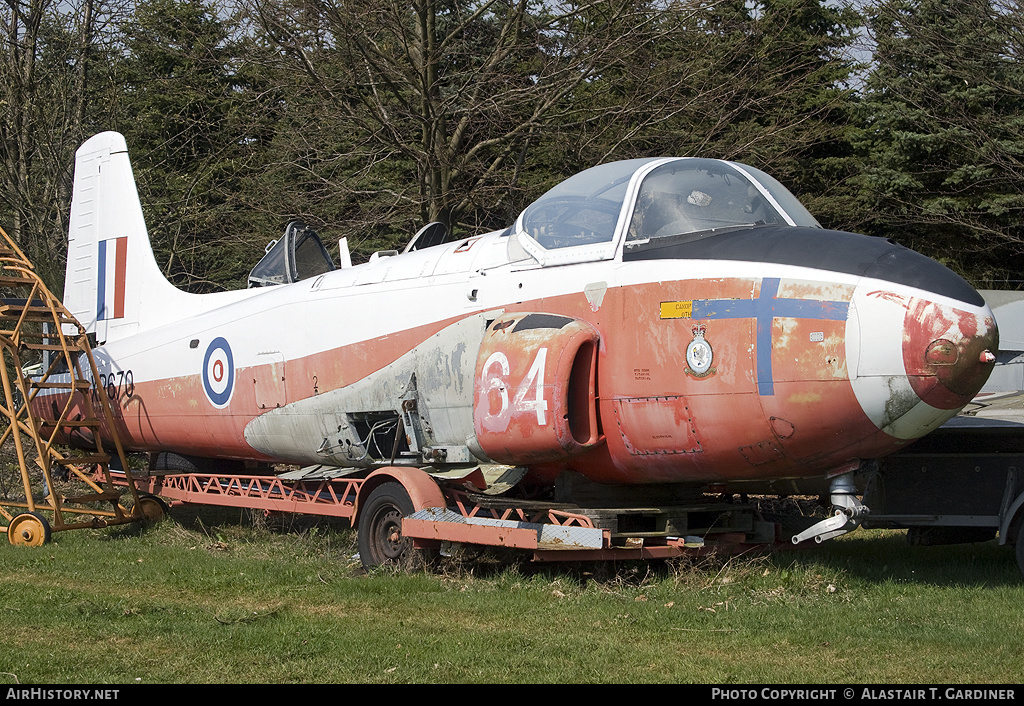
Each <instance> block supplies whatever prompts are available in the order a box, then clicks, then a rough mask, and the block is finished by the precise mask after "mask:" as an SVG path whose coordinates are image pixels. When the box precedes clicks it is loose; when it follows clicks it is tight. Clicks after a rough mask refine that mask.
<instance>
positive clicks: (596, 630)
mask: <svg viewBox="0 0 1024 706" xmlns="http://www.w3.org/2000/svg"><path fill="white" fill-rule="evenodd" d="M253 525H254V523H253V522H252V521H251V520H249V519H248V518H247V517H246V516H243V515H242V514H241V513H239V512H238V511H228V512H225V511H215V510H213V509H207V510H204V511H202V512H198V513H197V512H195V511H193V512H187V513H178V514H176V515H175V519H174V520H172V521H169V522H165V523H163V524H162V525H159V526H157V527H153V528H148V529H145V530H143V529H141V528H134V527H132V528H115V529H110V530H97V531H74V532H65V533H61V534H56V535H54V542H52V543H51V544H49V545H46V546H44V547H41V548H36V549H31V548H16V547H11V546H8V545H6V544H3V545H0V585H2V590H0V611H2V615H3V616H4V617H3V640H2V646H0V673H2V674H0V684H14V683H22V684H26V683H37V684H56V683H60V684H72V683H96V684H105V683H110V684H123V683H321V682H335V683H346V682H369V683H404V682H457V683H495V682H497V683H526V682H529V683H535V682H545V683H558V682H569V683H576V682H616V683H618V682H677V683H686V682H694V683H755V682H757V683H760V682H764V683H948V682H951V681H952V682H955V683H996V682H1004V683H1005V682H1011V683H1016V682H1019V681H1020V678H1021V675H1022V670H1021V664H1022V656H1024V655H1022V653H1024V647H1022V641H1021V640H1020V635H1021V634H1022V633H1024V614H1022V611H1021V610H1020V606H1021V604H1022V603H1024V581H1022V579H1021V576H1020V574H1019V572H1018V570H1017V567H1016V564H1015V562H1014V559H1013V554H1012V552H1011V551H1010V550H1009V549H1008V548H1006V547H998V546H996V545H995V544H994V543H988V544H983V545H969V546H963V547H909V546H907V545H906V544H905V543H904V541H903V538H902V536H901V535H900V534H899V533H894V532H881V531H874V532H867V531H862V532H858V533H855V534H854V535H851V536H849V537H847V538H842V539H840V540H835V541H833V542H831V543H828V544H826V545H822V547H820V548H816V549H813V550H804V551H787V552H779V553H776V554H773V555H771V556H767V557H756V558H749V557H748V558H732V559H728V560H717V561H716V560H703V561H700V562H679V563H674V564H667V565H665V564H658V565H650V566H648V565H647V564H626V565H618V566H610V565H604V566H573V565H562V566H545V567H538V566H536V565H531V564H522V563H499V562H479V563H475V564H464V565H461V566H448V567H445V569H444V570H442V571H439V572H437V573H432V574H423V573H419V574H411V575H401V574H395V573H393V572H388V571H380V572H375V573H373V574H371V575H365V574H364V573H363V572H362V570H361V569H360V568H359V565H358V562H357V561H355V560H353V559H352V556H353V554H354V553H355V551H356V548H355V541H354V536H353V533H351V532H350V531H347V530H339V529H332V528H329V527H326V526H319V525H313V526H311V527H307V528H306V529H304V530H302V531H300V530H299V529H297V528H294V527H292V528H285V529H280V528H278V529H268V528H266V527H254V526H253Z"/></svg>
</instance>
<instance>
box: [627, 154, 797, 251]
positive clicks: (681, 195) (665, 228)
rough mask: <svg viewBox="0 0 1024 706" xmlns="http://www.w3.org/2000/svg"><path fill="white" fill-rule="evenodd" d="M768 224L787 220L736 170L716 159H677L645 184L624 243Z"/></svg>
mask: <svg viewBox="0 0 1024 706" xmlns="http://www.w3.org/2000/svg"><path fill="white" fill-rule="evenodd" d="M768 223H778V224H786V223H787V221H786V219H785V218H784V217H783V216H782V214H780V213H779V212H778V211H777V210H776V209H775V208H773V207H772V205H771V204H770V203H769V202H768V200H767V199H766V198H765V197H764V195H763V193H762V192H761V191H760V190H759V189H758V188H757V187H756V186H754V184H753V183H752V182H751V181H750V180H749V179H747V177H745V176H744V175H743V174H742V173H741V172H740V171H738V170H737V169H735V168H734V167H732V166H730V165H729V164H727V163H725V162H720V161H717V160H712V159H681V160H678V161H674V162H670V163H668V164H665V165H662V166H660V167H658V168H657V169H654V170H653V171H652V172H651V173H650V174H648V175H647V177H646V178H645V179H644V181H643V184H642V185H641V187H640V192H639V194H638V195H637V199H636V206H635V207H634V208H633V218H632V220H631V221H630V224H629V236H628V239H629V240H647V239H650V238H664V237H668V236H673V235H685V234H687V233H700V232H706V231H710V230H714V229H718V228H725V227H730V226H743V225H761V224H768Z"/></svg>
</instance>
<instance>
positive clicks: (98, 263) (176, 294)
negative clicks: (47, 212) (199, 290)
mask: <svg viewBox="0 0 1024 706" xmlns="http://www.w3.org/2000/svg"><path fill="white" fill-rule="evenodd" d="M194 296H195V295H191V294H188V293H186V292H182V291H181V290H179V289H177V288H176V287H174V285H172V284H171V283H170V282H168V281H167V280H166V279H165V278H164V276H163V273H161V272H160V268H159V267H158V266H157V264H156V260H155V259H154V257H153V249H152V247H151V246H150V242H149V234H148V232H147V231H146V221H145V219H144V217H143V215H142V205H141V204H140V202H139V194H138V191H137V190H136V188H135V178H134V176H133V174H132V167H131V163H130V162H129V160H128V147H127V145H126V143H125V140H124V137H123V136H122V135H120V134H118V133H116V132H103V133H100V134H98V135H96V136H94V137H92V138H90V139H89V140H87V141H86V142H85V143H84V144H83V145H82V146H81V147H80V148H79V149H78V152H77V153H76V154H75V182H74V193H73V196H72V199H71V219H70V225H69V229H68V264H67V271H66V272H65V277H64V305H65V306H66V307H67V308H68V309H69V310H70V311H71V313H72V314H73V315H74V316H75V318H77V319H78V320H79V321H80V322H81V323H82V325H84V326H85V327H86V330H87V331H89V332H90V333H95V334H96V340H97V341H98V342H99V343H104V342H108V341H113V340H116V339H119V338H124V337H125V336H129V335H131V334H133V333H136V332H138V331H140V330H145V329H148V328H153V327H155V326H158V325H161V324H164V323H168V322H169V321H173V320H174V319H177V318H180V317H181V315H182V313H184V312H187V311H188V310H189V309H191V307H190V306H187V305H186V302H187V300H189V299H191V298H193V297H194Z"/></svg>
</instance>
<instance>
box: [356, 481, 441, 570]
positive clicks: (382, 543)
mask: <svg viewBox="0 0 1024 706" xmlns="http://www.w3.org/2000/svg"><path fill="white" fill-rule="evenodd" d="M413 510H414V508H413V504H412V500H411V499H410V498H409V493H408V492H406V490H405V488H403V487H402V484H401V483H393V482H392V483H384V484H382V485H380V486H378V487H376V488H374V489H373V491H372V492H371V493H370V496H369V497H368V498H367V499H366V504H365V505H364V506H363V509H362V510H361V511H360V512H359V527H358V534H359V560H360V561H361V562H362V564H363V568H364V569H366V570H367V571H369V570H370V569H372V568H374V567H376V566H382V565H391V566H397V567H400V568H403V569H418V568H422V566H424V565H425V564H426V563H427V559H428V557H427V556H426V555H425V554H424V552H423V551H421V550H417V549H416V548H415V547H414V546H413V543H412V540H411V539H409V538H408V537H403V536H402V518H403V517H405V516H406V515H411V514H412V512H413Z"/></svg>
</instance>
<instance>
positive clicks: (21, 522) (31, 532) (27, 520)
mask: <svg viewBox="0 0 1024 706" xmlns="http://www.w3.org/2000/svg"><path fill="white" fill-rule="evenodd" d="M7 541H8V542H10V543H11V544H13V545H14V546H16V547H41V546H43V545H44V544H46V543H47V542H49V541H50V523H49V522H47V521H46V518H44V517H42V516H41V515H37V514H36V513H34V512H23V513H22V514H20V515H15V517H14V519H12V520H11V524H9V525H8V526H7Z"/></svg>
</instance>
